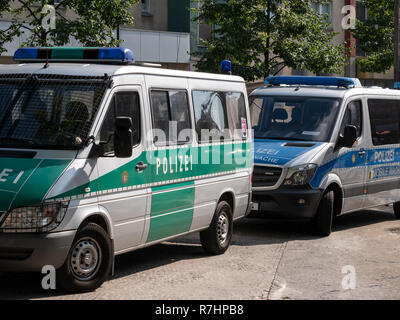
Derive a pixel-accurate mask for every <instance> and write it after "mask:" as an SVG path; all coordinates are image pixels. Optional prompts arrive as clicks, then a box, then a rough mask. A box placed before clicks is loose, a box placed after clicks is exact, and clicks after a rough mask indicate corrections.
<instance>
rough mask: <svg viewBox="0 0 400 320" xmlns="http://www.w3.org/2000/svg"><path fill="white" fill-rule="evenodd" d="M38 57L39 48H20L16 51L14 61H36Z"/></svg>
mask: <svg viewBox="0 0 400 320" xmlns="http://www.w3.org/2000/svg"><path fill="white" fill-rule="evenodd" d="M37 56H38V49H37V48H20V49H18V50H17V51H15V54H14V60H15V61H21V60H35V59H37Z"/></svg>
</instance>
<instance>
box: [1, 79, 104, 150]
mask: <svg viewBox="0 0 400 320" xmlns="http://www.w3.org/2000/svg"><path fill="white" fill-rule="evenodd" d="M60 77H61V76H60ZM18 78H21V77H20V76H18ZM105 87H106V86H105V81H104V80H99V79H96V80H95V79H65V77H64V79H61V78H60V79H57V77H55V76H52V77H51V79H45V78H39V77H29V76H28V77H27V78H25V79H16V77H11V76H10V78H7V77H6V76H2V77H1V78H0V147H12V148H39V149H40V148H45V149H79V148H80V147H82V145H83V143H84V142H85V140H86V139H87V137H88V134H89V130H90V128H91V126H92V123H93V120H94V117H95V115H96V112H97V109H98V107H99V105H100V102H101V99H102V97H103V95H104V92H105Z"/></svg>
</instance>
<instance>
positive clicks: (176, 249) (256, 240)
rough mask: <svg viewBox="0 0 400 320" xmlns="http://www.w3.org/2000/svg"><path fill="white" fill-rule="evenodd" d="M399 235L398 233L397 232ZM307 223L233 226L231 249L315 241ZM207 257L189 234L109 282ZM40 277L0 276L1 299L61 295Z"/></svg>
mask: <svg viewBox="0 0 400 320" xmlns="http://www.w3.org/2000/svg"><path fill="white" fill-rule="evenodd" d="M390 220H395V218H394V215H393V214H392V213H391V212H389V211H382V210H368V211H360V212H355V213H351V214H347V215H344V216H342V217H338V218H337V219H336V221H335V225H334V231H344V230H348V229H351V228H356V227H363V226H367V225H371V224H378V223H382V222H386V221H390ZM399 232H400V231H399ZM315 239H318V237H316V236H315V235H313V227H312V224H311V222H309V221H293V220H277V219H260V218H248V219H243V220H241V221H238V222H236V223H235V226H234V235H233V240H232V245H233V246H254V245H268V244H279V243H283V242H287V241H294V240H315ZM205 257H207V255H206V253H205V252H204V251H203V249H202V248H201V245H200V240H199V235H198V234H192V235H188V236H185V237H181V238H178V239H175V240H172V241H169V242H164V243H162V244H159V245H155V246H152V247H149V248H145V249H141V250H138V251H134V252H131V253H127V254H124V255H121V256H118V257H116V264H115V274H114V276H113V277H111V278H110V279H118V278H123V277H127V276H130V275H132V274H135V273H137V272H141V271H145V270H150V269H153V268H157V267H160V266H164V265H168V264H171V263H175V262H177V261H182V260H191V259H194V260H195V259H201V258H205ZM42 277H43V275H42V274H40V273H35V274H29V273H23V274H13V273H0V299H34V298H46V297H54V298H56V297H57V296H62V295H64V293H63V292H60V291H58V290H55V291H45V290H43V289H42V288H41V281H42Z"/></svg>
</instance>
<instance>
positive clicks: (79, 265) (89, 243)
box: [71, 238, 102, 281]
mask: <svg viewBox="0 0 400 320" xmlns="http://www.w3.org/2000/svg"><path fill="white" fill-rule="evenodd" d="M101 258H102V257H101V250H100V246H99V245H98V243H97V242H96V241H95V240H94V239H91V238H86V239H82V240H80V241H78V242H77V244H76V245H75V247H74V249H73V251H72V255H71V269H72V271H73V273H74V275H75V277H76V278H77V279H79V280H84V281H88V280H91V279H93V278H94V277H95V275H96V274H97V271H98V269H99V267H100V265H101Z"/></svg>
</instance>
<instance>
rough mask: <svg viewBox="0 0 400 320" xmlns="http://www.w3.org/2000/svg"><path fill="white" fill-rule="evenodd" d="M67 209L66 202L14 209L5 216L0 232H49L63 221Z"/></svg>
mask: <svg viewBox="0 0 400 320" xmlns="http://www.w3.org/2000/svg"><path fill="white" fill-rule="evenodd" d="M67 207H68V202H49V203H43V204H41V205H37V206H31V207H20V208H15V209H13V210H11V211H10V212H9V213H7V214H6V218H5V219H4V220H3V222H2V223H1V226H0V231H2V232H49V231H51V230H53V229H55V228H56V227H57V226H58V225H59V224H60V223H61V221H62V220H63V219H64V216H65V212H66V211H67ZM0 222H1V221H0Z"/></svg>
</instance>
